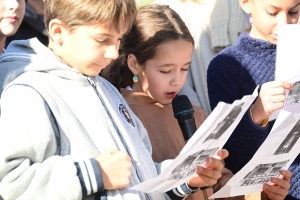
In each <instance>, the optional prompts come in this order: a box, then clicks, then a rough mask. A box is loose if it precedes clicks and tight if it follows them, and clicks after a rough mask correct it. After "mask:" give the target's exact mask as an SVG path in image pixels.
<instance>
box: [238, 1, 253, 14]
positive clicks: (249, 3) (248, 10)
mask: <svg viewBox="0 0 300 200" xmlns="http://www.w3.org/2000/svg"><path fill="white" fill-rule="evenodd" d="M239 2H240V6H241V7H242V9H243V10H244V11H245V13H247V14H251V6H252V0H239Z"/></svg>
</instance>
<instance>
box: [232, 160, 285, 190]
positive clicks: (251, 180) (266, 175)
mask: <svg viewBox="0 0 300 200" xmlns="http://www.w3.org/2000/svg"><path fill="white" fill-rule="evenodd" d="M288 161H289V160H285V161H283V162H276V163H268V164H260V165H257V166H256V167H255V168H254V169H253V170H252V171H251V172H249V173H248V174H247V175H246V176H245V177H244V178H243V179H242V180H241V181H240V182H239V185H238V186H236V187H239V186H250V185H257V184H263V183H266V182H268V181H270V178H271V177H278V176H279V175H280V171H281V169H282V168H283V167H284V166H285V165H286V163H287V162H288Z"/></svg>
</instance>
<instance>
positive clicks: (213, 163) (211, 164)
mask: <svg viewBox="0 0 300 200" xmlns="http://www.w3.org/2000/svg"><path fill="white" fill-rule="evenodd" d="M205 165H206V168H208V169H215V170H218V171H221V170H222V169H223V168H224V165H223V162H222V161H221V160H219V159H217V158H211V157H207V158H206V164H205Z"/></svg>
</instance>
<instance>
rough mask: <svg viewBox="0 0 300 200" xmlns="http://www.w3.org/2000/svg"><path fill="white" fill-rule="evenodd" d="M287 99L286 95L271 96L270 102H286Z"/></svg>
mask: <svg viewBox="0 0 300 200" xmlns="http://www.w3.org/2000/svg"><path fill="white" fill-rule="evenodd" d="M285 99H286V97H285V95H284V94H280V95H274V96H271V98H270V101H271V102H284V101H285Z"/></svg>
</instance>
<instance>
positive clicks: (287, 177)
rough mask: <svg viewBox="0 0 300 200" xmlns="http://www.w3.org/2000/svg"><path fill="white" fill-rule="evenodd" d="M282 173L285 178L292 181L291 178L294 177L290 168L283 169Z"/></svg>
mask: <svg viewBox="0 0 300 200" xmlns="http://www.w3.org/2000/svg"><path fill="white" fill-rule="evenodd" d="M280 174H281V175H282V176H283V179H284V180H286V181H288V182H290V179H291V177H292V172H290V171H289V170H284V169H283V170H281V172H280Z"/></svg>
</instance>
